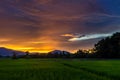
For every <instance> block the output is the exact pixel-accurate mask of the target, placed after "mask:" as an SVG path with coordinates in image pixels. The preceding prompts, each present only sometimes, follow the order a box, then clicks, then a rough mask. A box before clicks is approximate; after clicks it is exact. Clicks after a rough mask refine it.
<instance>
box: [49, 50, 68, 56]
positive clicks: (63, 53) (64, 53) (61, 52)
mask: <svg viewBox="0 0 120 80" xmlns="http://www.w3.org/2000/svg"><path fill="white" fill-rule="evenodd" d="M49 54H53V55H54V54H58V55H68V54H70V52H67V51H61V50H54V51H51V52H49Z"/></svg>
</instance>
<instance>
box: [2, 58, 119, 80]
mask: <svg viewBox="0 0 120 80" xmlns="http://www.w3.org/2000/svg"><path fill="white" fill-rule="evenodd" d="M0 80H120V60H78V59H73V60H62V59H18V60H12V59H1V60H0Z"/></svg>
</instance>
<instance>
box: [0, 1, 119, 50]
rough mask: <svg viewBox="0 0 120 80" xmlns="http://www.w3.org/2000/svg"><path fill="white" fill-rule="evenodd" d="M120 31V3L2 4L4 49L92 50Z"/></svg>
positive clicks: (0, 29)
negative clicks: (95, 45) (101, 40)
mask: <svg viewBox="0 0 120 80" xmlns="http://www.w3.org/2000/svg"><path fill="white" fill-rule="evenodd" d="M118 31H120V0H0V47H7V48H11V49H15V50H22V51H31V52H49V51H52V50H56V49H57V50H67V51H71V52H73V51H75V50H77V49H90V48H93V46H94V44H95V43H97V42H98V41H99V40H100V39H102V38H104V37H107V36H110V35H111V34H113V33H114V32H118Z"/></svg>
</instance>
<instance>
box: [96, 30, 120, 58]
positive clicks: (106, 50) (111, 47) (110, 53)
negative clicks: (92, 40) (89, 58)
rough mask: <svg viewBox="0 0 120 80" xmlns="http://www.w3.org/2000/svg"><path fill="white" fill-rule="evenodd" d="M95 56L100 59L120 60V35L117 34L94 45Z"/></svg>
mask: <svg viewBox="0 0 120 80" xmlns="http://www.w3.org/2000/svg"><path fill="white" fill-rule="evenodd" d="M95 55H96V56H97V57H100V58H120V33H119V32H117V33H115V34H113V35H112V36H111V37H107V38H105V39H102V40H100V41H99V42H98V43H97V44H95Z"/></svg>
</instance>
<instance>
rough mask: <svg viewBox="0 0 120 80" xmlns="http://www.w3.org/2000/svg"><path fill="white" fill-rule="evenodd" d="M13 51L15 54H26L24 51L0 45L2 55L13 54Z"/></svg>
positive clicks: (9, 55)
mask: <svg viewBox="0 0 120 80" xmlns="http://www.w3.org/2000/svg"><path fill="white" fill-rule="evenodd" d="M14 53H16V56H23V55H26V53H25V52H22V51H16V50H12V49H8V48H4V47H0V56H2V57H11V56H13V54H14Z"/></svg>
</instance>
